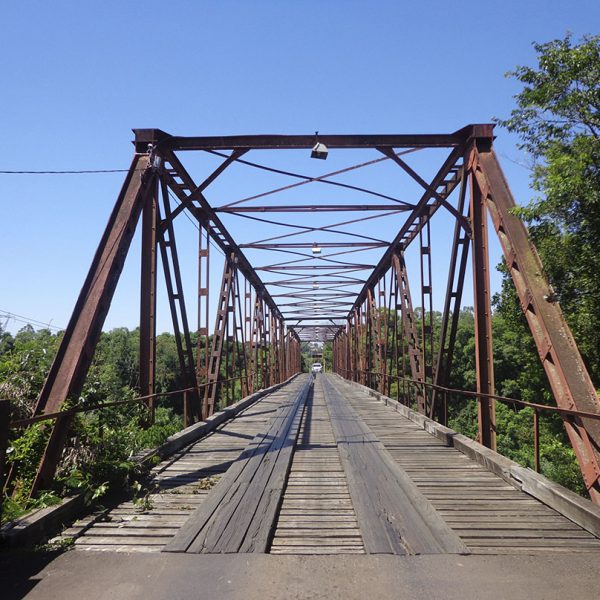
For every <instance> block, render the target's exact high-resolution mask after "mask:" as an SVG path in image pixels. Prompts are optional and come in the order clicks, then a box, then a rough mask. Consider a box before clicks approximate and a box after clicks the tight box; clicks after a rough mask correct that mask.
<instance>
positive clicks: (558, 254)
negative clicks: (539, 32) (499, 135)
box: [498, 35, 600, 385]
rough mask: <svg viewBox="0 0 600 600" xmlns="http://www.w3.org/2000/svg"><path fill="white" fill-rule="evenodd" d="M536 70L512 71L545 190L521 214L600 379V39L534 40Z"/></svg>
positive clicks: (517, 119)
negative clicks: (599, 275) (599, 244)
mask: <svg viewBox="0 0 600 600" xmlns="http://www.w3.org/2000/svg"><path fill="white" fill-rule="evenodd" d="M534 48H535V50H536V52H537V55H538V56H537V60H538V65H537V67H535V68H534V67H518V68H517V69H516V70H515V71H514V72H512V73H509V75H510V76H512V77H515V78H516V79H518V80H519V81H520V82H521V83H523V84H524V87H523V89H522V91H521V92H519V93H518V94H517V95H516V96H515V99H516V102H517V106H516V108H515V109H514V110H513V111H512V113H511V116H510V118H508V119H506V120H498V122H499V123H500V124H501V125H503V126H504V127H506V128H507V129H508V130H509V131H511V132H514V133H517V134H518V135H519V137H520V139H521V143H520V147H521V148H522V149H524V150H526V151H527V152H528V153H529V154H530V155H531V157H532V158H533V160H534V167H533V172H532V187H533V189H534V190H535V191H536V192H537V193H538V195H537V196H536V197H535V199H534V200H533V201H532V202H531V203H530V204H529V205H528V206H526V207H524V208H522V209H520V213H521V216H522V217H523V218H524V219H525V220H526V221H527V223H528V225H529V230H530V234H531V236H532V238H533V241H534V243H535V244H536V247H537V249H538V251H539V253H540V256H541V258H542V262H543V264H544V267H545V270H546V272H547V275H548V277H549V279H550V282H551V283H552V285H553V287H554V289H555V291H556V293H557V296H558V299H559V301H560V303H561V306H562V308H563V311H564V312H565V316H566V318H567V321H568V322H569V324H570V326H571V328H572V329H573V333H574V335H575V338H576V340H577V342H578V345H579V348H580V350H581V352H582V354H583V356H584V359H585V360H586V363H587V365H588V367H589V369H590V373H591V376H592V379H593V380H594V381H595V382H596V384H597V385H598V384H599V383H600V344H599V343H598V335H597V332H598V329H599V328H600V281H599V278H598V273H600V253H599V252H598V251H597V245H598V240H599V239H600V36H594V37H591V36H586V37H583V38H582V40H580V42H579V43H574V42H573V40H572V38H571V36H570V35H567V36H566V37H565V38H564V39H558V40H553V41H551V42H548V43H545V44H534Z"/></svg>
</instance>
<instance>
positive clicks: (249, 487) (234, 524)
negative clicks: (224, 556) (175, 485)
mask: <svg viewBox="0 0 600 600" xmlns="http://www.w3.org/2000/svg"><path fill="white" fill-rule="evenodd" d="M311 386H312V381H311V380H309V379H307V380H306V383H305V384H304V386H303V387H302V388H301V389H300V391H299V392H296V393H295V394H290V396H289V399H287V400H286V401H284V402H283V403H282V404H281V405H280V406H279V408H278V410H277V413H276V414H275V416H274V417H273V419H272V420H271V422H270V423H269V425H268V427H267V428H266V430H265V431H264V432H262V433H260V434H258V435H257V436H256V437H255V438H254V439H253V440H252V442H251V443H250V444H249V446H248V447H247V448H246V450H244V452H243V453H242V454H241V455H240V458H239V459H238V461H236V462H235V463H234V464H233V465H232V466H231V467H230V468H229V470H228V471H227V473H226V474H225V475H224V477H223V478H222V479H221V481H220V482H219V483H218V484H217V485H216V486H215V487H214V488H213V489H212V490H211V492H210V493H209V495H208V497H207V498H206V500H205V502H204V503H203V504H202V506H201V507H200V508H199V509H198V510H197V511H196V512H195V513H194V514H193V515H192V516H191V517H190V518H189V519H188V521H187V522H186V523H185V525H184V526H183V527H182V528H181V530H180V531H179V533H178V534H177V535H176V536H175V537H174V538H173V540H172V541H171V542H170V543H169V544H168V545H167V546H165V548H164V549H163V552H193V553H200V552H202V553H230V552H240V551H243V552H266V550H267V546H268V543H269V537H270V535H271V533H272V530H273V526H274V523H275V519H276V512H277V508H278V507H279V503H280V500H281V496H282V494H283V488H284V485H285V480H286V477H287V473H288V470H289V465H290V462H291V457H292V450H293V446H294V444H295V441H296V437H297V434H298V429H299V424H300V418H301V416H302V409H303V407H304V404H305V402H306V398H307V395H308V392H309V389H310V387H311Z"/></svg>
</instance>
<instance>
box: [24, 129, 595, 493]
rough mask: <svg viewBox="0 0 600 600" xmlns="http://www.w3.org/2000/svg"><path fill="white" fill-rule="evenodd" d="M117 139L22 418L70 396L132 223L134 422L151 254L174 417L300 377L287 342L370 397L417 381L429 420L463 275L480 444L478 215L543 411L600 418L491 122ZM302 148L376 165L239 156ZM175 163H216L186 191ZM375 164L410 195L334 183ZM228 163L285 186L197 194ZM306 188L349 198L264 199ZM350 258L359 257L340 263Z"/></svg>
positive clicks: (589, 428) (58, 442)
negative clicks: (125, 165) (536, 362)
mask: <svg viewBox="0 0 600 600" xmlns="http://www.w3.org/2000/svg"><path fill="white" fill-rule="evenodd" d="M134 132H135V155H134V159H133V162H132V165H131V168H130V170H129V173H128V175H127V177H126V180H125V183H124V184H123V188H122V190H121V193H120V195H119V197H118V199H117V203H116V205H115V207H114V209H113V212H112V214H111V216H110V219H109V222H108V224H107V227H106V230H105V232H104V235H103V237H102V239H101V241H100V245H99V247H98V250H97V252H96V255H95V257H94V259H93V262H92V265H91V267H90V271H89V273H88V276H87V278H86V281H85V283H84V286H83V288H82V291H81V293H80V296H79V299H78V301H77V303H76V306H75V309H74V312H73V316H72V318H71V320H70V322H69V325H68V327H67V329H66V331H65V335H64V337H63V340H62V343H61V346H60V348H59V350H58V353H57V356H56V358H55V361H54V363H53V365H52V368H51V371H50V373H49V375H48V378H47V380H46V383H45V385H44V388H43V390H42V392H41V394H40V397H39V399H38V402H37V406H36V414H42V413H47V412H53V411H57V410H59V409H60V408H61V406H62V405H63V403H64V402H65V401H67V400H69V399H74V398H77V397H78V395H79V394H80V392H81V390H82V387H83V384H84V380H85V377H86V374H87V371H88V368H89V366H90V363H91V361H92V358H93V355H94V351H95V348H96V344H97V342H98V339H99V336H100V332H101V329H102V326H103V323H104V320H105V317H106V314H107V312H108V308H109V306H110V303H111V299H112V297H113V294H114V291H115V288H116V285H117V282H118V280H119V276H120V273H121V270H122V268H123V264H124V261H125V257H126V255H127V253H128V250H129V247H130V245H131V241H132V238H133V236H134V233H135V230H136V227H137V225H138V221H141V232H142V241H141V245H142V262H141V269H140V274H141V278H140V280H141V286H140V290H141V294H140V297H141V304H140V393H141V394H142V395H143V396H148V397H149V398H148V404H149V408H150V411H151V412H152V410H153V402H154V400H153V397H154V396H153V395H154V393H155V391H156V390H155V379H156V376H155V355H156V310H157V278H158V275H157V273H158V257H159V256H160V262H161V263H162V270H163V273H164V283H165V287H166V290H167V296H168V304H169V308H170V312H171V316H172V322H173V330H174V332H175V338H176V344H177V352H178V358H179V366H180V370H181V374H182V377H183V378H184V380H185V382H186V385H187V387H188V388H189V389H190V390H192V391H191V393H190V394H189V397H188V399H187V405H186V406H187V408H186V415H187V422H191V421H193V420H199V419H205V418H207V417H208V416H210V415H211V414H212V413H213V412H214V411H215V410H216V409H217V408H218V407H222V406H225V405H227V404H229V403H231V402H232V401H234V399H235V398H236V397H237V398H239V397H241V396H244V395H247V394H248V393H250V392H252V391H254V390H258V389H261V388H264V387H267V386H269V385H273V384H275V383H279V382H282V381H284V380H285V379H287V378H289V377H290V376H291V375H293V374H294V373H296V372H298V371H299V370H300V369H301V343H302V342H309V341H311V342H315V341H317V342H326V341H332V342H333V365H332V367H333V370H334V371H335V372H337V373H339V374H340V375H342V376H343V377H346V378H348V379H351V380H353V381H356V382H360V383H362V384H364V385H369V386H371V387H373V388H375V389H377V390H379V391H380V392H382V393H386V394H390V391H391V389H392V383H393V382H394V381H396V382H397V381H398V378H404V379H410V380H411V381H412V382H416V384H417V386H416V398H417V406H418V409H419V410H420V411H421V412H422V413H424V414H426V415H428V416H430V417H433V418H436V419H437V420H439V421H441V422H445V421H446V417H447V405H446V398H445V397H443V396H442V395H441V394H440V393H438V390H439V389H440V388H443V387H444V386H448V384H449V377H450V373H451V368H452V362H453V351H454V347H455V344H456V336H457V327H458V318H459V313H460V308H461V306H462V304H463V301H464V291H465V281H466V280H467V278H468V276H469V275H470V281H471V283H472V287H473V308H474V326H475V344H476V345H475V354H476V356H475V362H476V372H477V393H478V417H479V441H480V442H481V443H482V444H484V445H486V446H488V447H490V448H494V447H495V409H494V400H493V395H494V391H495V387H494V365H493V340H492V326H491V324H492V320H491V317H492V311H491V292H490V266H489V254H488V236H489V231H488V215H489V217H491V223H493V227H494V229H495V231H496V233H497V235H498V238H499V241H500V245H501V247H502V250H503V252H504V257H505V260H506V264H507V267H508V270H509V272H510V274H511V276H512V279H513V281H514V283H515V288H516V291H517V294H518V297H519V300H520V303H521V306H522V308H523V311H524V314H525V317H526V319H527V322H528V323H529V326H530V329H531V332H532V334H533V338H534V340H535V343H536V346H537V349H538V352H539V355H540V359H541V361H542V364H543V366H544V369H545V371H546V373H547V375H548V380H549V383H550V386H551V389H552V391H553V393H554V397H555V399H556V403H557V406H559V407H561V408H565V409H569V410H578V411H582V412H587V413H594V414H599V413H600V403H599V401H598V397H597V394H596V392H595V389H594V386H593V385H592V382H591V380H590V377H589V375H588V373H587V370H586V368H585V365H584V363H583V360H582V358H581V356H580V354H579V352H578V350H577V346H576V344H575V341H574V340H573V337H572V335H571V332H570V331H569V328H568V326H567V324H566V322H565V320H564V318H563V316H562V313H561V309H560V307H559V305H558V304H557V303H556V302H554V301H553V298H554V297H555V296H554V293H553V291H552V289H551V287H550V286H549V284H548V282H547V280H546V278H545V277H544V274H543V269H542V265H541V263H540V260H539V257H538V255H537V253H536V251H535V249H534V248H533V246H532V245H531V243H530V241H529V240H528V237H527V232H526V229H525V227H524V225H523V224H522V222H521V221H520V220H519V219H518V218H517V217H516V216H514V215H513V214H512V212H511V209H512V208H513V207H514V206H515V202H514V199H513V197H512V195H511V192H510V190H509V187H508V185H507V183H506V181H505V179H504V176H503V174H502V171H501V169H500V166H499V163H498V160H497V158H496V155H495V153H494V150H493V147H492V146H493V126H492V125H468V126H466V127H464V128H462V129H460V130H458V131H456V132H454V133H451V134H426V135H320V136H316V135H315V136H303V135H255V136H227V137H178V136H171V135H169V134H167V133H165V132H163V131H161V130H158V129H138V130H134ZM316 140H318V142H320V143H321V144H324V145H325V146H326V147H327V148H328V149H329V151H335V150H337V149H353V150H368V151H371V152H373V151H374V152H376V158H374V159H372V160H369V161H368V162H363V163H359V164H356V165H353V166H350V167H345V168H342V169H338V170H335V171H333V172H330V173H326V174H324V175H319V176H308V175H303V174H298V173H295V172H291V171H287V170H282V169H278V168H274V167H270V166H266V165H264V164H261V163H256V162H251V161H249V160H248V159H247V156H246V155H247V154H248V153H249V152H251V151H256V150H260V151H274V150H277V151H282V150H302V151H307V150H309V149H310V148H311V147H313V145H314V144H315V141H316ZM427 149H436V150H437V151H438V152H444V153H445V154H444V156H445V158H444V160H443V162H442V164H441V166H440V167H439V169H438V170H437V172H436V173H435V174H434V175H433V177H428V178H425V177H422V176H421V175H420V174H419V173H418V172H417V171H416V170H415V169H414V168H413V167H411V166H410V165H409V164H408V162H406V161H407V159H406V158H405V155H407V154H412V153H415V152H420V151H422V150H427ZM192 151H195V152H197V153H201V154H203V155H210V157H211V158H212V159H214V160H218V161H220V162H218V165H217V166H216V168H213V169H212V171H210V172H208V173H205V174H204V175H203V179H202V180H201V182H200V183H197V182H196V181H195V180H194V179H193V178H192V176H191V175H190V173H189V172H188V171H187V170H186V168H185V167H184V165H183V163H182V155H184V154H186V153H189V152H192ZM383 163H385V164H387V165H388V166H392V167H393V168H394V169H395V170H396V171H397V172H398V173H399V174H402V176H403V177H407V178H408V180H409V181H410V182H411V185H412V186H413V189H414V188H415V187H416V188H418V189H419V190H420V193H419V194H418V196H417V200H416V201H408V200H406V199H400V198H398V197H397V196H396V194H389V193H383V192H379V191H374V190H372V189H370V187H364V186H359V185H355V184H353V183H348V182H343V181H341V180H340V178H342V177H343V176H344V177H348V176H349V175H352V174H354V173H355V172H356V171H357V170H359V169H365V168H374V166H375V167H376V166H380V165H381V164H383ZM234 165H235V166H236V167H244V168H248V169H254V170H260V171H261V172H262V173H264V172H268V173H272V174H276V175H277V176H285V177H291V178H294V179H295V180H296V181H295V183H293V184H291V185H286V186H281V187H278V188H275V189H270V190H268V191H266V192H261V193H257V194H253V195H251V196H248V197H245V198H242V199H238V200H233V201H229V202H226V203H224V204H220V205H216V204H215V203H214V202H212V203H210V202H209V201H208V200H207V197H206V193H207V189H208V188H209V186H211V185H212V184H213V183H214V182H215V181H216V180H217V179H218V178H219V177H220V176H221V175H222V174H223V173H224V172H225V171H227V170H230V169H231V168H232V167H233V166H234ZM307 184H316V185H319V188H320V189H321V190H325V189H327V190H334V191H335V192H336V193H344V194H346V195H347V196H348V197H349V198H350V199H351V200H350V201H348V200H347V199H346V200H344V202H337V201H335V202H326V201H324V200H321V199H319V201H312V202H310V203H307V202H306V200H305V201H299V202H290V201H286V202H279V201H278V198H279V197H281V196H282V195H285V194H290V193H293V192H296V191H302V190H304V189H305V188H303V187H301V186H305V185H307ZM286 197H289V196H286ZM373 198H375V202H376V203H374V202H372V201H371V200H372V199H373ZM274 199H277V201H276V202H273V200H274ZM335 199H336V200H337V197H336V198H335ZM256 201H260V202H261V204H256ZM265 202H266V203H265ZM338 212H349V213H357V215H354V216H353V217H352V218H348V219H345V220H342V221H340V222H335V223H326V224H323V222H322V221H320V220H318V219H321V218H323V217H324V216H326V215H329V214H336V213H338ZM184 213H185V214H186V215H188V217H190V218H191V219H192V220H193V222H194V223H195V224H196V226H197V228H198V242H197V249H196V250H195V252H196V254H197V315H196V317H197V325H196V327H195V328H194V330H192V328H191V327H190V319H189V315H188V309H187V305H186V302H185V298H184V290H183V281H182V268H181V265H180V254H179V252H180V249H179V247H178V245H177V242H176V236H175V222H176V220H177V218H178V217H179V215H181V214H184ZM274 213H278V214H282V215H286V218H291V217H293V216H296V217H298V216H299V217H300V218H301V219H304V220H303V221H301V222H300V223H299V224H294V223H290V222H289V221H281V220H273V219H272V218H271V215H272V214H274ZM438 213H440V214H441V213H443V214H445V215H446V218H450V219H451V220H452V223H453V226H452V227H453V232H452V235H451V245H450V247H449V248H446V250H445V254H446V256H447V257H449V259H448V264H449V266H448V277H447V281H446V282H445V284H442V286H443V287H444V288H445V295H444V301H443V309H442V310H441V320H440V321H439V323H434V300H433V298H434V291H433V288H434V284H435V285H436V287H437V286H439V279H440V278H439V275H437V270H435V269H434V266H435V261H434V257H433V252H432V246H433V241H434V237H435V233H434V232H432V222H433V217H434V216H435V215H436V214H438ZM258 215H260V216H258ZM307 215H310V216H309V218H306V217H307ZM316 216H318V219H317V218H316ZM382 218H385V219H386V222H388V223H393V225H394V232H393V235H392V236H391V239H385V237H384V236H383V235H379V234H378V235H374V234H373V230H372V228H369V227H368V224H369V223H372V222H373V220H374V219H382ZM222 219H238V222H239V219H245V220H246V222H247V223H252V224H253V225H255V224H256V223H259V224H260V223H267V224H269V225H270V226H272V227H283V228H287V229H286V230H285V233H283V234H282V235H273V236H271V237H268V238H265V239H259V240H256V239H254V240H247V241H244V242H243V243H236V241H235V240H234V238H233V236H232V235H231V233H230V229H231V228H230V227H226V226H225V224H224V222H223V220H222ZM397 219H399V220H397ZM379 222H381V221H379ZM232 223H233V221H232ZM353 227H354V229H353V230H352V228H353ZM290 230H291V231H290ZM413 243H414V246H416V247H417V249H418V271H419V272H418V283H417V285H416V286H415V284H414V279H413V281H412V284H411V282H410V280H409V269H408V267H407V264H408V261H407V259H406V257H407V250H408V248H409V247H410V246H411V245H412V244H413ZM211 248H212V250H211ZM215 249H217V250H218V251H219V252H221V253H222V254H223V255H224V260H223V263H224V265H223V271H222V279H221V285H220V287H219V289H218V290H217V292H216V293H215V292H214V289H213V288H214V285H213V286H211V284H210V281H211V279H210V273H211V267H210V265H211V260H212V261H213V262H214V256H213V255H214V250H215ZM261 253H262V254H261ZM265 253H275V254H276V255H277V256H278V257H279V258H280V260H279V262H273V263H271V264H259V259H258V257H259V256H262V255H264V254H265ZM469 253H471V259H470V260H469ZM358 254H360V255H361V256H365V257H366V258H365V259H364V260H363V259H361V260H354V258H353V257H354V256H356V255H358ZM250 256H252V257H253V258H249V257H250ZM469 267H470V268H469ZM259 273H261V274H266V276H265V277H266V278H265V279H264V280H263V279H262V278H261V276H260V275H259ZM415 306H416V307H417V308H415ZM211 307H212V308H211ZM211 311H213V312H214V326H213V327H211V324H212V323H209V318H210V316H211ZM194 337H195V340H194ZM419 383H423V384H426V383H428V384H430V385H429V386H425V385H423V386H419V385H418V384H419ZM396 389H397V390H398V389H399V388H398V385H397V384H396ZM398 393H399V392H398ZM564 420H565V427H566V428H567V432H568V435H569V438H570V440H571V443H572V445H573V448H574V450H575V452H576V454H577V458H578V460H579V464H580V466H581V470H582V473H583V477H584V480H585V483H586V485H587V488H588V490H589V492H590V495H591V497H592V500H593V501H594V502H597V503H600V467H599V464H600V422H599V421H597V420H592V419H586V418H583V417H579V416H574V417H573V416H571V417H568V416H566V415H565V417H564ZM68 428H69V422H68V419H66V418H65V419H59V420H57V421H56V425H55V427H54V428H53V431H52V434H51V437H50V440H49V442H48V447H47V449H46V453H45V455H44V458H43V461H42V463H41V465H40V469H39V472H38V476H37V478H36V481H35V484H34V491H35V490H37V489H40V488H43V487H46V486H48V485H49V483H50V482H51V480H52V477H53V476H54V472H55V470H56V467H57V464H58V462H59V460H60V456H61V452H62V449H63V445H64V441H65V437H66V435H67V431H68Z"/></svg>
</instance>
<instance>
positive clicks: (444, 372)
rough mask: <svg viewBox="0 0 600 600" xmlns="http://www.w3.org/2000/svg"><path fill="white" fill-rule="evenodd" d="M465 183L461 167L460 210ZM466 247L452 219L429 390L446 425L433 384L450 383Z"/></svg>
mask: <svg viewBox="0 0 600 600" xmlns="http://www.w3.org/2000/svg"><path fill="white" fill-rule="evenodd" d="M467 183H468V178H467V176H466V174H465V172H464V169H463V171H462V173H461V188H460V194H459V200H458V210H459V211H460V212H461V214H462V213H463V211H464V208H465V204H466V202H465V198H466V192H467ZM469 247H470V243H469V238H468V236H467V234H466V233H465V231H464V229H463V228H462V227H461V226H460V225H459V223H456V224H455V226H454V237H453V241H452V250H451V252H450V264H449V267H448V283H447V287H446V296H445V300H444V310H443V312H442V323H441V328H440V341H439V349H438V355H437V359H436V363H435V365H436V368H435V373H434V387H433V390H432V393H431V403H432V412H433V414H434V415H435V417H437V420H438V421H439V422H440V423H442V424H443V425H446V424H447V421H448V405H447V402H446V399H445V397H444V401H443V403H442V402H440V401H439V394H438V392H437V389H436V388H435V386H442V387H448V386H449V383H450V372H451V370H452V362H453V357H454V345H455V343H456V333H457V330H458V320H459V317H460V309H461V305H462V294H463V288H464V282H465V274H466V270H467V259H468V257H469Z"/></svg>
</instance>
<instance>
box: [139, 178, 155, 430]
mask: <svg viewBox="0 0 600 600" xmlns="http://www.w3.org/2000/svg"><path fill="white" fill-rule="evenodd" d="M157 209H158V181H157V182H156V184H155V186H154V193H153V194H152V195H149V196H148V198H147V200H146V203H145V204H144V208H143V209H142V264H141V285H140V394H141V395H142V396H152V395H153V394H154V392H155V381H156V264H157V261H156V259H157V252H156V250H157V236H156V233H157V232H156V228H157V225H158V223H157V220H158V210H157ZM146 404H147V406H148V411H149V415H150V418H149V422H150V424H153V423H154V412H155V398H153V397H152V398H149V399H148V400H147V402H146Z"/></svg>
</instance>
